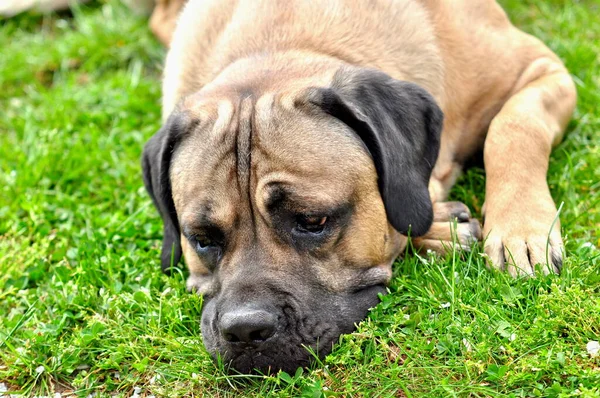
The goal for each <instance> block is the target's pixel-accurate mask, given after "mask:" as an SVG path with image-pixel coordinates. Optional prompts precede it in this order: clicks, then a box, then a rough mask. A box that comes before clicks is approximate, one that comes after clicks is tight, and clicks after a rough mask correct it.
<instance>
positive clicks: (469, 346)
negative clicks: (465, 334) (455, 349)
mask: <svg viewBox="0 0 600 398" xmlns="http://www.w3.org/2000/svg"><path fill="white" fill-rule="evenodd" d="M462 343H463V345H464V346H465V348H466V349H467V352H471V351H473V346H472V345H471V343H470V342H469V340H467V339H462Z"/></svg>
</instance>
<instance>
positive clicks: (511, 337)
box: [508, 333, 517, 341]
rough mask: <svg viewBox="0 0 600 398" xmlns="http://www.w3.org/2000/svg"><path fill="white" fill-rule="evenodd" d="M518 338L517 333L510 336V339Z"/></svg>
mask: <svg viewBox="0 0 600 398" xmlns="http://www.w3.org/2000/svg"><path fill="white" fill-rule="evenodd" d="M516 338H517V335H516V334H514V333H513V334H511V335H510V337H509V338H508V341H515V339H516Z"/></svg>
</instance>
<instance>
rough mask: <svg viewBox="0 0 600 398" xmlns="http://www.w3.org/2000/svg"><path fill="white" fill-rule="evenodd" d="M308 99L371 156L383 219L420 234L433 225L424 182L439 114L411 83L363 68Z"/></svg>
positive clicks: (434, 151) (341, 74)
mask: <svg viewBox="0 0 600 398" xmlns="http://www.w3.org/2000/svg"><path fill="white" fill-rule="evenodd" d="M309 101H310V102H312V103H313V104H315V105H318V106H319V107H320V108H321V109H322V110H323V111H325V112H326V113H328V114H330V115H331V116H334V117H335V118H337V119H339V120H340V121H342V122H343V123H345V124H346V125H348V126H349V127H350V128H352V129H353V130H354V131H355V132H356V134H357V135H358V136H359V137H360V139H361V140H362V141H363V142H364V144H365V146H366V147H367V149H368V150H369V152H370V153H371V157H372V158H373V162H374V163H375V168H376V170H377V175H378V185H379V191H380V194H381V197H382V199H383V203H384V205H385V209H386V213H387V217H388V221H389V222H390V223H391V225H392V226H393V227H394V228H395V229H396V230H397V231H398V232H400V233H402V234H405V235H406V234H408V233H409V231H410V234H411V235H412V236H420V235H423V234H425V233H426V232H427V231H428V230H429V228H430V227H431V223H432V221H433V206H432V203H431V198H430V196H429V189H428V185H429V178H430V177H431V171H432V169H433V166H434V165H435V161H436V159H437V156H438V151H439V146H440V134H441V130H442V124H443V114H442V111H441V109H440V108H439V107H438V105H437V104H436V102H435V100H434V99H433V97H432V96H431V95H430V94H429V93H428V92H427V91H425V90H424V89H423V88H421V87H419V86H418V85H416V84H413V83H409V82H405V81H399V80H396V79H393V78H392V77H390V76H388V75H387V74H385V73H383V72H380V71H376V70H372V69H364V68H348V69H346V68H342V69H340V70H339V71H338V72H337V73H336V74H335V76H334V79H333V82H332V85H331V87H327V88H317V89H313V90H312V91H311V92H310V93H309Z"/></svg>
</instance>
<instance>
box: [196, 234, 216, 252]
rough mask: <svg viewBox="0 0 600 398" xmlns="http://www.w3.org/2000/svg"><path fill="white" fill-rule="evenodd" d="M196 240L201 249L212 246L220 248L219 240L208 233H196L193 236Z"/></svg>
mask: <svg viewBox="0 0 600 398" xmlns="http://www.w3.org/2000/svg"><path fill="white" fill-rule="evenodd" d="M193 239H194V242H196V246H197V248H198V249H199V250H206V249H211V248H218V247H219V246H220V244H219V242H217V241H215V240H214V239H212V238H211V237H210V236H206V235H195V236H193Z"/></svg>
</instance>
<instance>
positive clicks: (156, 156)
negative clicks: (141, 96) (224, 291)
mask: <svg viewBox="0 0 600 398" xmlns="http://www.w3.org/2000/svg"><path fill="white" fill-rule="evenodd" d="M187 119H188V118H187V117H186V116H185V115H183V114H181V113H179V112H177V111H175V112H173V114H171V116H169V118H168V119H167V121H166V123H165V124H164V125H163V126H162V127H161V129H160V130H159V131H158V132H157V133H156V134H154V136H152V138H150V140H148V142H147V143H146V145H145V146H144V153H143V155H142V171H143V174H144V185H145V186H146V190H147V191H148V193H149V194H150V197H151V198H152V202H153V203H154V206H156V208H157V209H158V212H159V213H160V216H161V217H162V220H163V244H162V252H161V268H162V270H163V272H165V273H169V269H170V268H171V267H172V266H173V267H174V266H176V265H177V264H178V263H179V260H180V259H181V234H180V229H179V222H178V220H177V213H176V211H175V204H174V203H173V196H172V193H171V179H170V177H169V168H170V165H171V156H172V154H173V151H174V150H175V146H176V145H177V143H178V142H179V140H180V139H181V136H182V134H183V132H184V131H185V130H186V125H187V124H188V121H187Z"/></svg>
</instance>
